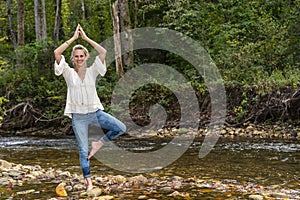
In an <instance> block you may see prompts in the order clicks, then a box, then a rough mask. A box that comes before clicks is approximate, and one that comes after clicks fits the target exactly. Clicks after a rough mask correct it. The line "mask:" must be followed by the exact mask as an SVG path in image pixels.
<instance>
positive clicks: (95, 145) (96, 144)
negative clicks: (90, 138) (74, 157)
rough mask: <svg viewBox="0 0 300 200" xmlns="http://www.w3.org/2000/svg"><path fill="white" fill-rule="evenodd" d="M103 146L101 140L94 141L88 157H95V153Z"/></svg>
mask: <svg viewBox="0 0 300 200" xmlns="http://www.w3.org/2000/svg"><path fill="white" fill-rule="evenodd" d="M102 146H103V143H102V142H101V141H99V142H92V150H91V152H90V154H89V156H88V159H90V158H91V157H93V156H94V155H95V153H97V151H98V150H99V149H100V148H101V147H102Z"/></svg>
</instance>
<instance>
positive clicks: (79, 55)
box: [73, 49, 86, 67]
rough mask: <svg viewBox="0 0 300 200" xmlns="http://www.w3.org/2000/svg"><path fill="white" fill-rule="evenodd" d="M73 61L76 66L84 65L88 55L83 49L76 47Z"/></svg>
mask: <svg viewBox="0 0 300 200" xmlns="http://www.w3.org/2000/svg"><path fill="white" fill-rule="evenodd" d="M73 61H74V63H75V65H76V66H79V67H80V66H84V65H85V61H86V55H85V53H84V51H83V50H82V49H76V50H75V51H74V53H73Z"/></svg>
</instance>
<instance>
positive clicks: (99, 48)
mask: <svg viewBox="0 0 300 200" xmlns="http://www.w3.org/2000/svg"><path fill="white" fill-rule="evenodd" d="M79 34H80V36H81V37H82V39H83V40H85V41H87V42H88V43H89V44H90V45H92V46H93V47H94V48H95V49H96V50H97V51H98V53H99V58H100V60H101V61H102V63H104V61H105V56H106V49H104V48H103V47H102V46H101V45H100V44H98V43H97V42H95V41H94V40H92V39H90V38H89V37H88V36H87V35H86V34H85V32H84V31H83V29H82V28H81V27H80V25H79Z"/></svg>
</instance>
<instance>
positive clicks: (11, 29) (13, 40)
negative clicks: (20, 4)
mask: <svg viewBox="0 0 300 200" xmlns="http://www.w3.org/2000/svg"><path fill="white" fill-rule="evenodd" d="M6 3H7V17H8V23H9V36H10V39H11V41H12V42H13V45H14V49H16V48H17V46H18V45H17V41H16V35H15V32H14V27H13V23H12V14H11V0H7V2H6Z"/></svg>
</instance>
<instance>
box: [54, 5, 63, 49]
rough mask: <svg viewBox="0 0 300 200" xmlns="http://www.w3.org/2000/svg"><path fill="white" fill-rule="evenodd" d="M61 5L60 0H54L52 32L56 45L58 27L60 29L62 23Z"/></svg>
mask: <svg viewBox="0 0 300 200" xmlns="http://www.w3.org/2000/svg"><path fill="white" fill-rule="evenodd" d="M61 6H62V0H56V11H55V22H54V34H53V40H54V44H55V45H56V46H57V45H58V41H59V29H60V27H61V24H62V16H61Z"/></svg>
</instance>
